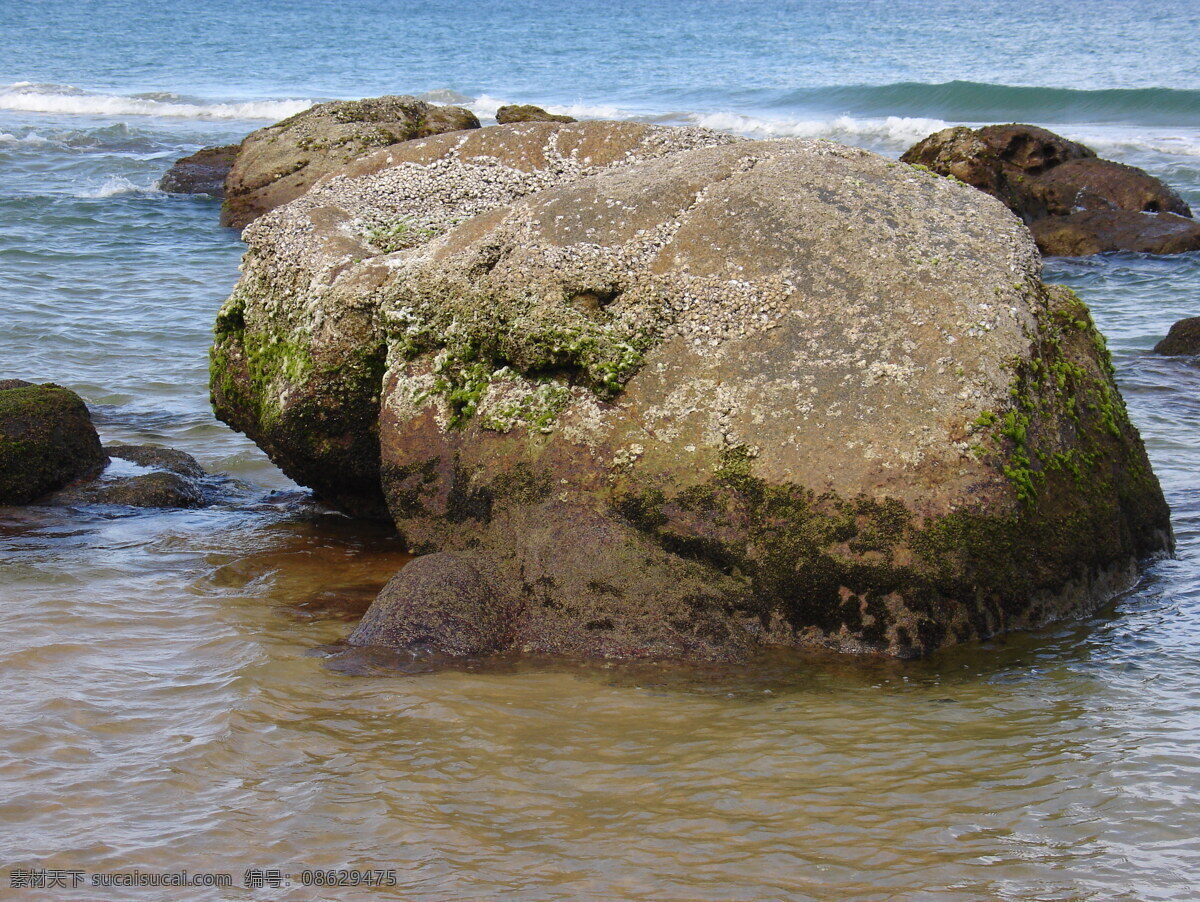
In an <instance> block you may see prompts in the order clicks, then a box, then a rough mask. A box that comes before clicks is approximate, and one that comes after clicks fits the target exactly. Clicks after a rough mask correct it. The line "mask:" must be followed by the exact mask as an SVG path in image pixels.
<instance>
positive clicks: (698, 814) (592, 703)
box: [0, 0, 1200, 900]
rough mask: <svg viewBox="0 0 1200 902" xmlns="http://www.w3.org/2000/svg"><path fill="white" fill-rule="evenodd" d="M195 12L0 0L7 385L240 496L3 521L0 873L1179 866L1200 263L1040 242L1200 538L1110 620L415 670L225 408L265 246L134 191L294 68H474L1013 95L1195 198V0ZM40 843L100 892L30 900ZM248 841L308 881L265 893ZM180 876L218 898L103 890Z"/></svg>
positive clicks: (497, 85)
mask: <svg viewBox="0 0 1200 902" xmlns="http://www.w3.org/2000/svg"><path fill="white" fill-rule="evenodd" d="M210 6H211V8H209V9H207V10H206V13H207V15H208V21H206V22H205V27H203V28H200V27H198V25H197V23H196V22H194V21H191V20H190V19H189V21H187V22H184V21H182V20H181V19H179V18H178V17H177V16H173V15H171V14H169V13H167V12H165V10H166V9H167V7H165V6H163V5H161V4H150V3H147V2H145V0H103V2H98V3H96V4H87V5H81V4H76V3H70V2H67V0H51V2H49V3H46V4H41V5H32V4H4V5H0V51H3V52H0V361H3V372H0V377H3V378H11V377H23V378H29V379H36V380H39V381H42V380H47V379H55V380H57V381H60V382H62V383H63V384H65V385H68V386H69V387H71V388H74V389H75V390H77V391H79V392H80V393H81V394H83V395H84V397H85V398H86V399H87V400H88V402H89V403H90V404H91V406H92V408H93V411H94V413H95V419H96V422H97V425H98V427H99V428H100V430H101V433H102V435H103V436H104V438H105V440H106V441H109V442H118V441H119V442H156V443H161V444H166V445H169V446H172V447H177V448H182V449H184V450H187V451H189V452H191V453H192V454H194V455H196V456H197V457H198V458H199V460H200V461H201V463H203V464H204V465H205V466H206V467H207V468H208V469H209V470H211V471H213V472H217V473H223V474H227V475H230V476H233V477H235V478H237V479H240V480H243V481H244V482H245V483H246V484H247V486H248V488H247V489H246V492H245V493H244V494H243V495H240V496H238V497H236V498H234V499H232V500H231V501H230V503H228V504H225V505H223V506H219V507H217V508H213V509H209V510H204V511H169V512H157V513H144V512H142V513H138V512H130V511H129V510H127V509H121V508H93V509H87V510H82V509H80V510H67V511H63V510H56V509H49V508H38V507H31V508H25V509H22V510H13V509H3V510H0V612H2V615H3V617H4V622H5V626H6V630H5V637H6V641H5V642H4V643H0V897H4V898H8V897H10V896H11V897H12V898H15V899H21V898H46V897H50V898H63V899H71V900H77V899H162V898H186V899H245V898H270V899H326V898H339V899H340V898H347V899H349V898H367V897H368V896H370V897H373V898H376V897H377V898H395V899H406V900H407V899H429V900H443V899H460V898H470V899H482V898H489V899H490V898H500V897H503V898H513V899H530V900H542V899H580V898H584V899H592V898H595V899H601V898H629V899H643V898H644V899H650V898H653V899H678V900H696V899H720V900H727V899H753V900H759V899H762V900H766V899H781V898H786V899H806V898H811V899H829V898H855V899H896V898H906V899H907V898H913V899H917V898H938V899H963V900H973V899H979V898H1001V899H1019V900H1043V899H1071V900H1076V899H1105V900H1108V899H1129V900H1134V899H1137V900H1148V899H1190V898H1194V896H1195V891H1194V885H1195V884H1196V882H1197V874H1200V839H1198V838H1197V837H1200V810H1197V807H1196V805H1195V802H1194V800H1195V798H1196V797H1197V795H1198V794H1200V753H1198V752H1197V748H1198V747H1200V746H1198V742H1197V741H1198V740H1200V735H1198V734H1200V693H1198V692H1197V689H1198V687H1200V566H1197V563H1196V562H1197V560H1198V558H1200V478H1198V477H1197V474H1198V473H1200V443H1198V442H1197V441H1196V439H1195V436H1196V435H1197V432H1198V430H1200V364H1198V363H1197V361H1195V360H1186V359H1164V358H1159V357H1155V356H1153V355H1150V354H1148V353H1147V352H1148V350H1149V348H1151V347H1152V346H1153V344H1154V343H1155V342H1156V341H1157V340H1158V338H1160V337H1161V336H1162V335H1163V334H1164V333H1165V332H1166V329H1167V328H1168V327H1169V325H1170V324H1171V323H1172V322H1173V321H1175V320H1176V319H1179V318H1181V317H1183V316H1187V315H1196V314H1200V255H1196V254H1191V255H1184V256H1180V257H1173V258H1154V257H1149V256H1139V255H1114V256H1109V257H1100V258H1089V259H1084V260H1076V261H1066V260H1059V261H1050V262H1048V264H1047V267H1046V278H1047V280H1051V281H1062V282H1066V283H1067V284H1069V285H1071V286H1073V287H1075V288H1076V289H1077V290H1078V291H1079V292H1080V293H1081V295H1082V296H1083V297H1084V298H1085V300H1087V302H1088V303H1089V304H1090V305H1091V307H1092V310H1093V313H1094V315H1095V317H1096V320H1097V322H1098V323H1099V325H1100V327H1101V329H1102V330H1103V331H1104V332H1105V334H1106V335H1107V336H1108V337H1109V341H1110V346H1111V348H1112V350H1113V353H1114V359H1115V362H1116V366H1117V371H1118V377H1119V380H1120V382H1121V386H1122V390H1123V392H1124V394H1125V397H1126V399H1127V401H1128V403H1129V406H1130V412H1131V416H1132V418H1133V420H1134V422H1135V423H1136V424H1137V425H1138V426H1139V428H1140V429H1141V430H1142V433H1143V436H1144V437H1145V440H1146V443H1147V446H1148V448H1149V451H1150V455H1151V457H1152V459H1153V462H1154V466H1155V470H1156V472H1157V473H1158V475H1159V477H1160V479H1161V480H1162V482H1163V486H1164V489H1165V490H1166V492H1167V496H1168V499H1169V501H1170V503H1171V505H1172V509H1173V512H1174V525H1175V530H1176V536H1177V539H1178V541H1179V555H1178V558H1177V559H1176V560H1169V561H1162V562H1159V563H1158V564H1156V565H1155V566H1153V567H1152V568H1151V569H1150V570H1149V571H1148V572H1147V574H1146V576H1145V579H1144V580H1143V582H1142V583H1141V585H1140V586H1139V587H1138V588H1137V589H1136V590H1135V591H1133V592H1131V593H1129V594H1128V595H1126V596H1125V597H1123V598H1121V599H1118V600H1117V601H1115V602H1114V603H1113V604H1112V605H1111V606H1109V608H1108V609H1106V610H1105V611H1104V612H1102V613H1101V614H1100V615H1099V616H1097V617H1095V618H1092V619H1090V620H1088V621H1085V622H1080V623H1071V624H1065V625H1059V626H1056V627H1053V628H1050V629H1047V630H1045V631H1041V632H1038V633H1031V634H1024V635H1017V636H1012V637H1008V638H1007V639H1005V640H1003V641H998V642H994V643H989V644H987V645H983V646H979V645H973V646H969V647H965V648H961V649H954V650H949V651H947V652H944V653H942V654H939V655H937V656H935V657H934V658H932V659H930V660H927V661H922V662H916V663H911V662H910V663H901V662H892V661H874V660H862V659H844V658H837V657H827V656H796V655H783V654H780V655H771V656H766V657H764V658H763V659H761V660H759V661H757V662H755V663H754V664H753V665H752V666H748V667H741V668H723V669H722V668H699V669H697V668H691V669H687V668H677V667H667V666H660V665H656V664H641V665H636V666H620V667H618V666H602V665H586V666H584V665H581V666H568V665H565V664H562V663H560V662H553V661H542V660H526V659H507V660H500V661H493V662H486V663H485V662H477V663H475V664H472V665H470V666H468V667H463V668H458V669H454V670H445V671H440V672H434V673H421V672H418V671H420V670H422V669H423V668H421V667H419V666H414V665H413V663H412V662H409V661H406V660H404V659H402V658H398V657H395V656H391V657H389V656H386V655H378V654H367V653H362V652H353V651H348V650H347V649H345V648H344V647H343V646H341V645H339V642H340V640H341V639H342V638H343V637H344V636H345V635H346V634H347V632H348V631H349V629H350V626H351V624H352V622H353V620H354V618H355V617H356V616H357V614H358V613H359V612H361V610H362V609H363V608H364V607H365V605H366V604H368V603H369V601H370V599H371V597H373V595H374V593H375V592H376V591H377V589H378V588H379V587H380V586H381V585H382V584H383V582H384V581H385V580H386V579H387V578H388V577H389V576H390V574H391V573H393V572H394V571H395V570H396V569H397V568H398V567H399V566H400V565H401V564H402V563H403V562H404V561H405V560H406V556H405V554H404V552H403V550H402V549H401V548H400V547H399V546H398V544H397V542H396V540H395V538H394V537H392V536H390V535H388V534H387V533H386V532H385V531H382V530H379V529H377V528H374V527H369V526H364V525H362V524H356V523H353V522H351V521H349V520H347V519H345V518H342V517H340V516H338V515H336V514H333V513H331V512H329V511H326V510H323V509H322V508H321V507H320V506H318V505H315V504H314V503H312V501H311V499H309V498H308V497H307V496H306V495H305V494H304V493H303V492H300V491H298V490H297V489H296V487H295V486H293V485H292V484H291V483H290V482H289V481H288V480H287V479H286V478H285V477H283V475H282V474H280V473H279V472H278V471H277V470H276V469H275V468H274V467H272V466H271V465H270V463H269V462H268V461H266V459H265V458H264V457H263V456H262V454H261V453H260V452H259V451H258V450H257V449H255V448H254V447H253V445H251V444H250V443H249V442H248V441H246V440H245V439H244V438H243V437H241V436H238V435H235V434H233V433H231V432H230V431H229V430H227V429H225V428H224V427H223V426H221V425H220V424H219V423H217V422H216V421H214V420H213V418H212V414H211V411H210V410H209V406H208V400H207V391H206V387H205V382H206V377H207V361H206V348H207V346H208V344H209V342H210V339H211V325H212V321H213V318H214V316H215V312H216V309H217V307H218V306H219V304H220V303H221V301H222V300H223V298H224V297H225V296H226V294H227V293H228V291H229V289H230V287H231V286H232V284H233V282H234V280H235V279H236V275H237V274H236V266H237V261H238V257H239V255H240V253H241V245H240V243H239V242H238V241H237V239H236V237H235V236H234V235H232V234H231V233H229V232H226V231H223V230H221V229H219V228H218V227H217V226H216V217H217V212H218V207H217V204H216V202H214V201H212V200H208V199H205V198H188V197H172V196H168V195H164V194H162V193H160V192H157V191H156V190H155V188H154V183H155V181H156V180H157V178H158V177H159V176H161V174H162V172H163V171H165V169H166V168H167V166H168V165H169V163H170V162H171V161H172V160H173V159H175V158H176V157H178V156H180V155H182V154H183V153H187V152H190V151H192V150H195V149H196V148H198V147H200V146H202V145H205V144H215V143H224V142H228V141H233V140H237V139H238V138H240V137H241V136H242V135H243V134H245V133H246V132H247V131H249V130H251V129H253V128H256V127H259V126H260V125H262V124H265V122H266V121H269V120H271V119H274V118H278V117H279V116H282V115H286V114H287V113H290V112H293V111H295V110H296V109H299V108H302V107H303V106H305V105H307V101H308V100H309V99H312V98H323V97H335V96H344V97H348V96H361V95H370V94H378V93H383V92H385V91H389V90H392V91H396V90H409V91H417V92H419V91H423V90H431V89H436V88H452V89H454V90H455V91H458V92H462V96H464V97H466V98H467V100H466V101H464V102H467V103H468V104H469V105H471V106H472V107H473V108H474V109H476V110H477V111H478V112H480V114H481V115H484V116H485V117H486V115H487V114H488V113H489V112H494V110H495V108H496V106H497V105H498V103H499V102H501V100H520V101H533V102H542V103H545V104H548V105H550V106H551V107H552V108H554V109H556V110H560V111H565V110H574V111H575V113H576V114H579V115H620V116H631V117H639V118H642V119H646V120H652V121H663V122H701V123H705V124H708V125H711V126H714V127H722V128H727V129H731V130H735V131H738V132H741V133H744V134H750V135H754V136H780V135H811V136H821V137H829V138H833V139H835V140H846V141H851V142H853V143H858V144H861V145H863V146H868V147H871V148H872V149H876V150H879V151H881V152H884V153H888V154H891V155H897V154H899V153H900V151H901V150H903V149H904V147H906V146H907V145H908V144H909V143H911V142H912V141H914V140H916V139H918V138H920V137H923V136H924V135H925V134H927V133H928V132H929V131H932V130H934V129H935V128H940V127H942V126H943V125H944V124H946V123H948V122H957V121H968V122H978V121H986V120H991V119H1006V118H1020V119H1026V120H1033V121H1036V122H1038V123H1039V124H1044V125H1048V126H1052V127H1053V126H1056V127H1058V128H1059V130H1061V131H1062V132H1064V133H1065V134H1067V135H1069V136H1071V137H1074V138H1078V139H1080V140H1084V141H1087V142H1089V143H1091V144H1092V145H1093V146H1095V147H1096V148H1097V149H1098V150H1100V151H1101V152H1102V153H1103V154H1105V155H1108V156H1111V157H1113V158H1116V159H1120V160H1123V161H1125V162H1129V163H1132V164H1134V165H1138V166H1143V167H1145V168H1147V169H1149V170H1150V171H1151V172H1153V173H1154V174H1156V175H1159V176H1161V177H1163V178H1165V179H1167V180H1168V181H1169V182H1170V183H1171V184H1173V185H1175V186H1176V187H1177V188H1179V189H1180V190H1181V191H1182V192H1183V193H1184V195H1185V197H1187V199H1188V200H1189V201H1190V202H1191V203H1192V204H1193V206H1197V205H1200V119H1198V118H1197V113H1196V110H1198V109H1200V104H1198V103H1197V95H1196V92H1195V88H1196V86H1197V84H1200V70H1198V69H1197V62H1196V58H1195V55H1194V53H1193V52H1192V48H1194V47H1195V46H1196V43H1197V40H1198V39H1200V21H1198V16H1197V13H1196V10H1195V9H1194V8H1193V6H1192V5H1190V4H1187V3H1183V2H1163V3H1157V4H1153V5H1151V4H1142V3H1114V2H1104V3H1098V4H1095V5H1093V6H1090V7H1089V9H1090V10H1091V15H1089V16H1086V17H1085V16H1080V15H1079V14H1078V12H1077V10H1078V6H1077V5H1073V4H1069V3H1059V2H1047V3H1042V4H1036V3H1035V4H1032V5H1031V4H1029V3H1022V4H1016V3H1009V2H1007V0H1006V2H1000V3H994V2H989V3H982V2H975V0H964V2H956V3H954V4H950V3H945V4H941V3H938V4H926V5H922V7H921V10H920V12H919V14H917V13H914V12H913V9H914V5H913V4H906V3H903V2H900V3H886V4H884V3H878V4H876V3H871V4H866V5H863V4H825V3H815V2H797V0H790V2H787V3H781V4H780V3H777V4H750V3H726V2H721V0H705V2H702V3H689V4H680V3H675V2H666V3H663V4H658V5H656V6H655V7H654V8H653V10H650V9H649V8H648V7H646V6H645V5H643V4H635V3H632V2H630V3H618V4H615V5H614V4H609V5H606V6H605V7H603V8H602V7H600V6H595V7H583V6H579V7H573V13H572V15H571V16H564V15H561V11H560V10H559V7H558V6H557V5H553V4H548V3H546V2H544V0H520V2H514V0H506V2H501V0H487V2H485V3H481V4H478V7H477V9H476V10H475V13H474V15H472V16H470V17H467V16H463V15H462V14H460V13H457V12H456V11H455V10H452V9H450V7H449V6H447V5H446V4H444V3H439V2H435V0H422V2H420V3H414V4H410V5H408V7H407V8H406V13H405V15H404V16H397V14H396V13H395V10H394V8H393V7H392V6H390V5H388V4H385V3H382V2H365V0H364V2H363V3H362V4H359V5H358V6H357V7H356V16H355V17H353V18H347V17H343V18H340V19H336V20H334V19H331V17H330V15H328V14H327V7H326V6H324V5H322V4H316V3H312V2H298V3H296V2H290V3H288V4H282V3H275V2H274V0H272V2H270V3H264V4H259V5H256V6H255V8H254V10H253V11H252V12H247V9H248V8H246V9H244V8H243V7H242V6H240V5H236V4H233V3H232V2H226V0H220V2H214V3H213V4H211V5H210ZM131 22H136V23H137V27H132V26H131V25H130V23H131ZM985 26H986V27H985ZM1045 33H1050V34H1054V35H1056V36H1057V38H1056V41H1055V42H1054V43H1053V45H1051V43H1048V42H1047V43H1044V44H1038V45H1037V46H1034V45H1035V44H1037V41H1036V38H1037V36H1038V35H1041V34H1045ZM247 36H254V37H255V39H253V40H251V39H249V38H248V37H247ZM481 48H486V52H484V51H483V50H481ZM368 51H369V52H368ZM268 53H270V54H271V58H270V65H268V66H264V65H263V63H262V60H263V57H264V55H265V54H268ZM264 70H265V74H256V73H260V72H264ZM913 83H916V84H913ZM1022 86H1025V87H1022ZM246 117H263V118H246ZM22 868H24V869H32V868H62V869H83V870H84V871H86V879H87V881H88V885H85V886H84V887H83V888H81V889H75V890H71V889H64V890H57V891H55V890H21V889H17V888H12V887H10V885H9V882H10V879H11V876H12V874H13V871H14V869H22ZM253 868H261V869H271V868H278V869H279V870H280V871H281V874H292V875H293V879H292V882H291V884H290V885H283V886H279V887H270V886H268V887H265V888H261V889H254V890H249V889H246V888H244V886H243V882H244V878H245V876H246V871H247V869H253ZM306 868H308V869H320V868H331V869H336V868H357V869H381V870H383V871H385V872H387V871H394V875H392V876H394V884H395V885H394V886H390V887H382V888H376V889H374V890H367V889H361V888H360V889H353V888H339V889H336V890H329V889H322V888H315V887H305V886H303V885H301V879H300V874H301V872H302V871H303V870H304V869H306ZM182 869H187V870H189V871H190V872H191V873H192V874H196V873H199V872H227V873H229V874H230V875H231V882H232V887H231V888H229V889H208V888H201V887H190V888H187V889H175V890H169V891H164V890H162V889H133V888H120V889H115V888H104V887H93V886H91V885H90V880H91V878H92V876H94V875H99V874H102V873H105V872H121V873H129V872H132V871H135V870H140V871H141V872H143V873H154V874H158V873H164V872H172V871H179V870H182Z"/></svg>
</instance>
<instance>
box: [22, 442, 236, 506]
mask: <svg viewBox="0 0 1200 902" xmlns="http://www.w3.org/2000/svg"><path fill="white" fill-rule="evenodd" d="M104 450H105V451H106V452H107V453H108V455H109V456H110V457H112V458H115V459H119V460H122V461H128V462H129V463H131V464H135V465H136V466H135V467H132V468H129V467H127V466H126V467H120V468H118V467H116V466H115V465H114V466H110V467H109V469H107V470H105V471H104V472H103V473H101V474H100V475H99V478H95V479H92V480H90V481H88V482H83V483H79V484H77V485H73V486H70V487H68V488H65V489H62V490H61V491H58V492H55V493H54V494H52V495H50V496H48V497H46V498H45V499H43V501H42V503H44V504H50V505H91V504H113V505H121V506H124V507H146V508H200V507H207V506H209V505H210V504H213V503H215V502H216V501H218V500H222V499H223V497H224V496H225V495H226V494H228V489H230V488H231V487H232V483H231V481H230V480H228V479H224V478H221V477H213V476H210V475H209V474H208V473H206V472H205V471H204V469H203V468H202V467H201V466H200V464H199V463H198V462H197V461H196V459H195V458H194V457H192V456H191V455H190V454H188V453H186V452H184V451H178V450H176V449H174V448H162V447H159V446H157V445H106V446H105V447H104ZM129 469H132V470H133V471H134V472H132V473H130V472H127V470H129ZM139 470H146V471H147V472H137V471H139Z"/></svg>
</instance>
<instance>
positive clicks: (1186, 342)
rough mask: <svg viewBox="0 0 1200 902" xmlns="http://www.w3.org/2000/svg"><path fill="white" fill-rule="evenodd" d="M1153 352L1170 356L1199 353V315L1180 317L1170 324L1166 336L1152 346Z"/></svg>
mask: <svg viewBox="0 0 1200 902" xmlns="http://www.w3.org/2000/svg"><path fill="white" fill-rule="evenodd" d="M1154 353H1155V354H1165V355H1167V356H1170V357H1176V356H1185V355H1191V356H1194V355H1200V316H1192V317H1188V318H1187V319H1181V320H1180V321H1179V322H1177V323H1175V325H1173V326H1171V329H1170V331H1169V332H1167V336H1166V338H1164V339H1163V340H1162V341H1160V342H1159V343H1158V344H1156V345H1155V346H1154Z"/></svg>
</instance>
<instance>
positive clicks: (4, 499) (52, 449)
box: [0, 379, 108, 504]
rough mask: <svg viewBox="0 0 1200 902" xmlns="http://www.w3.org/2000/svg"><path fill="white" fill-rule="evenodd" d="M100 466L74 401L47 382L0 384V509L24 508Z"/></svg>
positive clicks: (81, 408) (80, 406)
mask: <svg viewBox="0 0 1200 902" xmlns="http://www.w3.org/2000/svg"><path fill="white" fill-rule="evenodd" d="M106 463H108V457H107V456H106V455H105V453H104V450H103V449H102V448H101V446H100V437H99V436H98V435H97V434H96V428H95V427H94V426H93V425H92V419H91V416H90V415H89V414H88V409H87V405H86V404H84V402H83V399H82V398H80V397H79V395H77V394H75V392H73V391H70V390H69V389H65V388H62V387H61V386H58V385H55V384H54V383H52V382H48V383H46V384H44V385H34V384H33V383H31V382H25V381H23V380H20V379H7V380H3V381H0V504H27V503H29V502H30V501H34V500H35V499H37V498H40V497H42V496H43V495H46V494H47V493H49V492H53V491H54V490H56V489H60V488H62V487H63V486H65V485H68V484H70V483H72V482H76V481H79V480H85V479H91V478H92V477H94V476H95V475H96V474H97V473H99V472H100V471H101V470H103V469H104V466H105V464H106Z"/></svg>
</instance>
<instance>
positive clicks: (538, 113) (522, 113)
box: [496, 103, 577, 125]
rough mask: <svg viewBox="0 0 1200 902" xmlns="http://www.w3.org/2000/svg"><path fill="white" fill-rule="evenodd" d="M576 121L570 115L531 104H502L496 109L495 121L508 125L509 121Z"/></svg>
mask: <svg viewBox="0 0 1200 902" xmlns="http://www.w3.org/2000/svg"><path fill="white" fill-rule="evenodd" d="M575 121H577V120H576V119H574V118H573V117H571V116H562V115H557V114H555V113H547V112H546V111H545V110H543V109H542V108H541V107H540V106H533V105H532V104H528V103H523V104H510V105H509V106H502V107H500V109H498V110H496V122H497V124H499V125H508V124H509V123H510V122H575Z"/></svg>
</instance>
